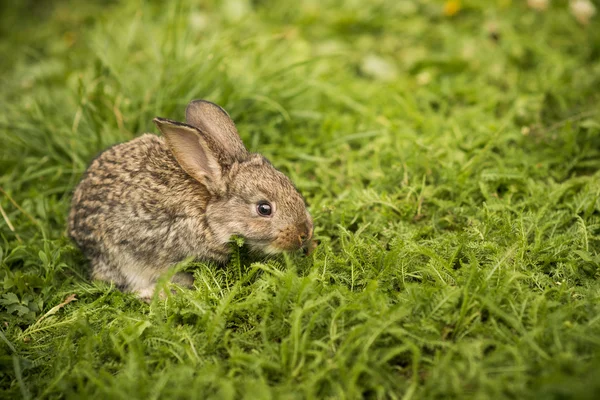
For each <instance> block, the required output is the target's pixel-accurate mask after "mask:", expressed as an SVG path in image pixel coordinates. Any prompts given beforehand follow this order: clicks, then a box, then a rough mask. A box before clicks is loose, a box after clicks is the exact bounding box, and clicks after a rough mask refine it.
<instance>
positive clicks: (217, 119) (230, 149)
mask: <svg viewBox="0 0 600 400" xmlns="http://www.w3.org/2000/svg"><path fill="white" fill-rule="evenodd" d="M185 119H186V121H187V123H188V124H190V125H192V126H194V127H195V128H198V130H199V131H200V133H202V135H203V136H206V139H207V140H208V141H210V142H211V144H214V149H215V151H216V152H218V155H219V161H220V162H221V163H223V164H232V163H234V162H236V161H243V160H245V159H246V158H248V150H246V147H244V143H243V142H242V139H240V135H239V133H238V131H237V129H236V127H235V124H234V123H233V121H232V120H231V118H230V117H229V114H227V112H226V111H225V110H223V109H222V108H221V107H219V106H218V105H216V104H215V103H211V102H210V101H206V100H194V101H192V102H190V104H188V106H187V108H186V110H185Z"/></svg>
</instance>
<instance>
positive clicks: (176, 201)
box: [68, 100, 314, 299]
mask: <svg viewBox="0 0 600 400" xmlns="http://www.w3.org/2000/svg"><path fill="white" fill-rule="evenodd" d="M153 122H154V123H155V124H156V126H157V127H158V129H159V130H160V132H161V133H162V135H163V137H159V136H156V135H153V134H149V133H146V134H143V135H142V136H140V137H137V138H135V139H133V140H131V141H128V142H125V143H122V144H118V145H115V146H113V147H110V148H109V149H107V150H105V151H104V152H102V153H101V154H100V155H99V156H98V157H97V158H96V159H94V160H93V161H92V163H91V165H90V166H89V167H88V169H87V171H86V172H85V174H84V176H83V177H82V179H81V181H80V182H79V184H78V185H77V187H76V189H75V191H74V194H73V199H72V202H71V210H70V213H69V228H68V231H69V235H70V237H71V238H72V239H73V240H74V241H75V243H76V244H77V245H78V247H79V248H80V249H81V250H82V252H83V254H84V255H85V256H86V257H87V258H88V259H89V261H90V265H91V275H92V277H93V278H94V279H98V280H103V281H108V282H113V283H114V284H115V285H116V286H117V287H118V288H119V289H121V290H123V291H126V292H133V293H136V294H137V295H138V297H140V298H142V299H149V298H151V297H152V296H153V294H154V291H155V285H156V281H157V278H158V277H159V276H160V275H161V274H163V273H164V272H165V271H166V270H167V269H169V268H170V267H172V266H174V265H176V264H177V263H179V262H181V261H182V260H185V259H188V258H190V257H193V258H195V259H198V260H204V261H214V262H216V263H220V264H224V263H226V262H227V261H228V259H229V256H230V251H231V246H230V244H229V241H230V239H231V237H232V236H233V235H239V236H241V237H243V238H244V241H245V243H246V244H247V245H248V247H249V249H250V250H251V251H257V252H260V253H262V254H277V253H281V252H283V251H294V250H299V249H305V250H307V249H309V250H312V248H313V247H314V243H313V242H312V241H311V239H312V236H313V222H312V218H311V216H310V214H309V212H308V211H307V209H306V204H305V201H304V198H303V197H302V196H301V195H300V193H299V192H298V190H297V189H296V188H295V187H294V185H293V183H292V182H291V181H290V179H289V178H288V177H286V176H285V175H284V174H283V173H282V172H280V171H279V170H277V169H275V167H273V165H272V164H271V163H270V162H269V161H268V160H267V159H266V158H265V157H263V156H262V155H260V154H256V153H250V152H248V150H246V148H245V147H244V144H243V142H242V140H241V138H240V136H239V134H238V132H237V129H236V127H235V124H234V123H233V121H232V120H231V118H230V117H229V115H228V114H227V112H226V111H225V110H223V109H222V108H221V107H219V106H218V105H216V104H214V103H211V102H209V101H205V100H195V101H192V102H190V103H189V105H188V106H187V109H186V123H181V122H176V121H172V120H169V119H165V118H158V117H157V118H154V120H153ZM173 281H174V282H176V283H180V284H182V285H185V286H188V287H191V286H192V285H193V278H192V276H191V274H186V273H182V272H180V273H178V274H175V275H174V278H173Z"/></svg>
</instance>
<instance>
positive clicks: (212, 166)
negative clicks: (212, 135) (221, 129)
mask: <svg viewBox="0 0 600 400" xmlns="http://www.w3.org/2000/svg"><path fill="white" fill-rule="evenodd" d="M154 123H155V124H156V126H157V127H158V129H160V131H161V132H162V134H163V136H164V137H165V139H166V140H167V145H168V146H169V148H170V149H171V151H172V152H173V155H174V156H175V159H176V160H177V162H178V163H179V165H180V166H181V168H183V170H184V171H185V172H187V174H188V175H190V176H191V177H192V178H194V179H196V180H197V181H198V182H200V183H201V184H202V185H204V186H205V187H206V189H207V190H208V191H209V192H210V193H213V194H218V193H221V192H222V191H223V190H224V184H223V179H222V167H221V162H220V160H219V158H220V155H219V151H218V150H215V149H214V147H215V146H214V145H213V144H212V143H211V142H210V141H207V140H206V138H205V137H204V136H203V135H202V134H201V133H200V131H199V130H198V129H197V128H196V127H193V126H190V125H187V124H182V123H181V122H176V121H171V120H168V119H165V118H154Z"/></svg>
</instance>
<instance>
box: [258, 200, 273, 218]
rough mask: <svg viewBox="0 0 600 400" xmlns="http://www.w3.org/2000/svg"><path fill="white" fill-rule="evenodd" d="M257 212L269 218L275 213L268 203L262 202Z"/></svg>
mask: <svg viewBox="0 0 600 400" xmlns="http://www.w3.org/2000/svg"><path fill="white" fill-rule="evenodd" d="M256 212H258V215H262V216H263V217H268V216H269V215H271V213H272V212H273V208H272V207H271V204H270V203H269V202H268V201H261V202H260V203H258V204H257V205H256Z"/></svg>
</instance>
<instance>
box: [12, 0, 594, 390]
mask: <svg viewBox="0 0 600 400" xmlns="http://www.w3.org/2000/svg"><path fill="white" fill-rule="evenodd" d="M31 4H33V3H31ZM31 4H29V3H28V2H24V3H23V4H22V5H20V6H15V8H12V7H8V6H6V5H3V6H2V7H4V9H5V10H3V11H6V12H2V13H0V15H1V17H0V18H1V19H2V21H1V22H2V23H1V24H0V26H2V27H3V28H2V29H3V34H4V37H3V39H2V40H0V48H1V49H2V50H3V54H8V55H9V56H8V57H5V58H3V59H2V60H0V65H1V66H2V69H3V73H2V75H1V76H0V85H1V86H2V88H3V90H2V93H0V109H1V110H2V112H0V144H1V145H0V170H1V171H2V174H1V176H0V188H1V190H0V207H1V209H0V211H2V213H1V215H2V218H1V219H0V239H1V240H0V281H1V282H2V292H1V294H0V319H1V321H2V322H1V323H2V325H1V328H0V363H1V365H2V368H1V369H0V394H1V395H2V396H1V397H8V398H14V397H19V396H21V397H24V398H31V397H36V398H47V397H51V398H56V397H86V396H89V397H92V396H95V397H102V398H160V397H173V398H177V397H186V398H187V397H191V398H207V397H219V398H238V397H240V396H245V397H249V398H270V397H275V398H278V397H299V398H300V397H318V398H321V397H335V398H338V397H349V398H360V397H376V398H400V397H406V398H439V397H444V398H449V397H455V398H586V397H587V398H593V396H594V394H595V393H597V392H598V391H599V390H600V387H599V384H598V382H600V379H599V378H600V376H598V372H597V371H599V370H600V369H599V367H600V359H599V352H598V349H599V346H600V319H599V317H598V315H599V314H600V305H599V304H600V302H599V293H600V283H598V282H599V280H598V278H600V201H599V200H598V199H599V195H600V179H599V178H600V173H599V172H598V171H599V170H600V161H599V160H600V119H599V115H598V112H597V109H596V108H597V107H596V104H598V100H599V99H598V92H597V90H596V88H597V87H599V85H600V65H599V63H598V57H597V55H598V49H599V48H600V38H599V37H598V33H597V31H595V30H593V29H592V27H591V26H588V27H583V26H580V25H579V24H578V23H577V22H576V21H575V20H573V19H572V18H571V16H570V15H569V14H568V12H567V11H565V10H566V8H565V7H562V6H560V5H559V6H557V7H556V8H551V9H549V10H547V11H546V12H544V13H541V14H540V13H535V12H533V11H531V10H528V9H527V7H526V6H525V5H517V4H514V5H502V4H500V3H499V5H495V4H484V3H483V2H481V3H473V2H467V3H465V4H464V5H463V8H462V9H461V10H460V11H459V12H458V13H457V14H455V15H454V16H453V17H447V16H445V15H444V12H443V7H442V5H441V4H437V3H429V2H414V3H408V2H371V3H368V4H366V3H365V2H340V1H333V0H332V1H329V0H327V1H324V2H323V1H320V2H302V4H297V5H290V4H285V5H284V4H280V3H279V2H258V3H250V2H245V1H241V0H238V1H227V2H224V3H219V2H208V3H206V4H204V5H199V4H197V2H191V1H189V2H188V1H178V2H169V3H168V4H165V3H160V2H157V3H154V2H139V1H128V2H123V3H119V4H111V5H105V4H104V3H103V2H98V3H95V2H81V1H76V0H74V1H72V2H50V3H48V5H46V6H40V7H37V6H36V7H33V6H31ZM31 9H33V12H31V13H30V12H29V11H30V10H31ZM16 21H18V23H19V24H20V26H21V29H19V30H15V31H13V30H11V31H7V30H6V29H5V28H4V27H6V26H14V24H16V23H17V22H16ZM193 98H206V99H210V100H212V101H215V102H217V103H219V104H221V105H223V106H224V107H225V108H226V109H227V110H228V111H229V112H230V114H231V115H232V117H233V119H234V120H235V121H236V122H237V124H238V128H239V130H240V132H241V134H242V137H243V139H244V141H245V142H246V143H247V144H248V146H249V147H250V148H251V149H252V150H254V151H261V152H263V153H264V154H265V155H267V156H268V157H269V158H270V159H271V160H272V161H273V162H274V164H275V165H276V166H278V167H279V168H281V169H282V170H283V171H285V173H286V174H288V175H289V176H290V177H291V178H292V179H293V180H294V181H295V183H296V184H297V186H298V188H299V189H300V190H301V191H302V192H303V193H304V195H305V197H306V198H307V200H308V202H309V204H310V208H311V212H312V214H313V215H314V217H315V227H316V237H317V239H318V240H319V241H320V242H321V244H320V246H319V247H318V248H317V250H316V251H315V252H314V254H313V255H312V256H311V257H309V258H302V257H300V256H299V255H294V254H291V255H285V256H283V257H279V258H272V259H265V260H255V259H250V258H249V257H248V256H247V255H246V254H245V253H244V251H243V248H240V247H238V246H237V245H236V251H235V254H234V257H233V258H232V261H231V263H230V265H228V266H227V267H218V266H215V265H213V264H211V263H197V262H196V263H194V262H192V263H189V264H186V265H183V266H182V268H186V269H189V270H191V271H193V272H194V275H195V278H196V284H195V286H196V287H195V289H194V290H184V289H181V288H177V287H170V288H171V289H173V290H175V291H176V294H173V295H171V291H170V290H165V292H166V293H167V294H168V296H167V297H166V298H165V299H160V298H158V297H157V298H156V299H154V300H153V301H152V302H151V303H150V304H146V303H143V302H140V301H138V300H137V299H135V298H134V297H133V296H132V295H130V294H123V293H121V292H119V291H118V290H116V289H115V288H114V287H111V286H110V285H109V284H105V283H99V282H92V281H90V280H89V277H88V274H87V269H86V263H85V260H84V259H83V258H82V256H81V254H80V253H79V251H78V250H77V249H76V248H75V247H74V245H73V244H72V243H71V242H70V241H69V240H68V239H67V238H66V235H65V220H66V215H67V212H68V206H69V200H70V195H71V191H72V189H73V187H74V186H75V184H76V182H77V180H78V179H79V177H80V176H81V173H82V172H83V171H84V169H85V167H86V165H87V163H88V162H89V160H90V159H91V158H92V157H93V156H94V155H95V154H96V153H98V152H99V151H101V150H102V149H103V148H105V147H106V146H108V145H110V144H112V143H115V142H118V141H124V140H128V139H130V138H132V137H134V136H136V135H138V134H139V133H141V132H146V131H154V128H153V127H152V124H151V121H152V118H153V117H154V116H164V117H170V118H174V119H177V118H181V116H182V113H183V108H184V107H185V104H186V103H187V102H188V101H189V100H190V99H193ZM238 243H239V244H241V242H238ZM167 281H168V280H167V279H165V280H164V282H162V284H161V285H165V286H166V285H168V284H167V283H166V282H167ZM73 294H75V299H76V300H73V301H71V302H69V303H68V304H63V302H65V299H67V298H71V299H73V298H72V297H69V296H71V295H73ZM65 303H66V302H65ZM50 311H52V312H50Z"/></svg>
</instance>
